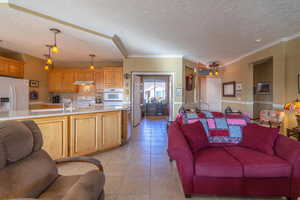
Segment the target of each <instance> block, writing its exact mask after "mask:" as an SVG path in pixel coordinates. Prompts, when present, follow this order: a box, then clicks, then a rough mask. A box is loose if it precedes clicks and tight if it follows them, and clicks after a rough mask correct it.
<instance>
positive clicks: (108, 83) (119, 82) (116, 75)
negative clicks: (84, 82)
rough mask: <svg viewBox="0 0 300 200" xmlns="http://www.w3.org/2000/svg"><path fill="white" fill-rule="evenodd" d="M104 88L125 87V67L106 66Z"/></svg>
mask: <svg viewBox="0 0 300 200" xmlns="http://www.w3.org/2000/svg"><path fill="white" fill-rule="evenodd" d="M104 88H123V68H122V67H105V68H104Z"/></svg>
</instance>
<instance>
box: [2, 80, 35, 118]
mask: <svg viewBox="0 0 300 200" xmlns="http://www.w3.org/2000/svg"><path fill="white" fill-rule="evenodd" d="M0 99H1V102H0V111H2V112H3V111H18V110H28V108H29V81H28V80H24V79H16V78H7V77H0Z"/></svg>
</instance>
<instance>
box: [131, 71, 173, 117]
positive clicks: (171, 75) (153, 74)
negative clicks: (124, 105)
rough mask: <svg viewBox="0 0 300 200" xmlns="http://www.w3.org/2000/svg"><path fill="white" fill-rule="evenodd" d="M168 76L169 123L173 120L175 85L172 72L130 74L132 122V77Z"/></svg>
mask: <svg viewBox="0 0 300 200" xmlns="http://www.w3.org/2000/svg"><path fill="white" fill-rule="evenodd" d="M143 75H147V76H169V77H170V79H169V120H170V121H171V120H172V118H173V112H174V106H175V105H174V101H173V99H174V98H173V96H174V94H173V93H174V85H175V73H174V72H131V89H130V91H131V95H130V98H131V101H130V102H132V104H131V110H132V116H131V118H132V120H133V115H134V110H133V97H134V90H133V88H134V83H133V81H132V80H133V77H134V76H143Z"/></svg>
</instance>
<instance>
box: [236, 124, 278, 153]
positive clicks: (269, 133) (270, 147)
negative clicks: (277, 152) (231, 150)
mask: <svg viewBox="0 0 300 200" xmlns="http://www.w3.org/2000/svg"><path fill="white" fill-rule="evenodd" d="M278 135H279V129H277V128H267V127H263V126H259V125H257V124H248V125H247V126H245V127H244V129H243V140H242V142H241V143H240V145H241V146H243V147H247V148H251V149H254V150H257V151H260V152H263V153H266V154H269V155H274V144H275V140H276V138H277V137H278Z"/></svg>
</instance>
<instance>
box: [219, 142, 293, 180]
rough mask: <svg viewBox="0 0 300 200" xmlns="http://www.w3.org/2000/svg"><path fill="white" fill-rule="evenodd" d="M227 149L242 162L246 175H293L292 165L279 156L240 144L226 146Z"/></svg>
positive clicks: (249, 176) (253, 176)
mask: <svg viewBox="0 0 300 200" xmlns="http://www.w3.org/2000/svg"><path fill="white" fill-rule="evenodd" d="M225 149H226V150H227V151H228V152H229V153H230V154H232V155H233V156H234V157H235V158H236V159H237V160H238V161H239V162H240V163H241V164H242V166H243V169H244V177H247V178H274V177H290V175H291V170H292V167H291V165H290V164H289V163H288V162H287V161H285V160H283V159H281V158H279V157H277V156H270V155H268V154H265V153H262V152H259V151H256V150H252V149H248V148H245V147H239V146H231V147H225Z"/></svg>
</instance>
